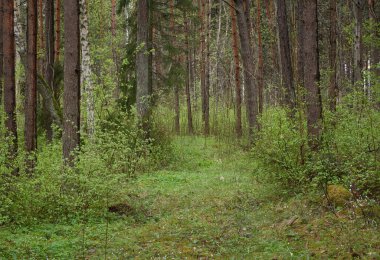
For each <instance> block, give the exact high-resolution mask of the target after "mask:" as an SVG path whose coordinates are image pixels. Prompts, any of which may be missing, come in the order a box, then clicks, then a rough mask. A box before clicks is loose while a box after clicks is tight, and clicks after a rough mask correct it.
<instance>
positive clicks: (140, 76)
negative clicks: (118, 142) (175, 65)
mask: <svg viewBox="0 0 380 260" xmlns="http://www.w3.org/2000/svg"><path fill="white" fill-rule="evenodd" d="M137 46H141V48H140V49H139V51H138V52H137V54H136V74H137V75H136V78H137V92H136V103H137V114H138V116H139V119H140V122H141V123H142V127H143V129H144V130H145V131H148V130H149V116H150V98H151V97H150V94H151V92H150V87H149V56H148V54H147V52H148V46H149V7H148V0H140V1H138V2H137Z"/></svg>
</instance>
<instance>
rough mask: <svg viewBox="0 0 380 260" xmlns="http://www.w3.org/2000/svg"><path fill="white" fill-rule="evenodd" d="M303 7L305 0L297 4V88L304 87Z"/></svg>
mask: <svg viewBox="0 0 380 260" xmlns="http://www.w3.org/2000/svg"><path fill="white" fill-rule="evenodd" d="M304 6H305V0H299V1H298V3H297V14H296V19H297V74H296V75H297V85H298V87H299V88H303V86H304V63H305V62H304V61H305V57H304V46H303V41H304V34H305V33H304V32H305V28H304V27H305V21H304V18H303V10H304V8H305V7H304Z"/></svg>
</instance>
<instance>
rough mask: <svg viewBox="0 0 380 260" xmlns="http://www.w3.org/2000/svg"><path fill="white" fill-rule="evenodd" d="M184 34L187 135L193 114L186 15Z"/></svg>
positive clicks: (185, 18)
mask: <svg viewBox="0 0 380 260" xmlns="http://www.w3.org/2000/svg"><path fill="white" fill-rule="evenodd" d="M184 23H185V34H186V90H185V91H186V104H187V132H188V134H189V135H192V134H193V132H194V131H193V115H192V112H191V94H190V82H191V79H192V75H191V73H192V69H191V50H190V46H189V26H188V21H187V17H186V15H184Z"/></svg>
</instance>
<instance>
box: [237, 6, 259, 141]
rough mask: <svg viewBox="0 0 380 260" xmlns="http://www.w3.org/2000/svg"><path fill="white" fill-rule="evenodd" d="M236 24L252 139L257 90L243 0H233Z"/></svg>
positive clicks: (255, 115)
mask: <svg viewBox="0 0 380 260" xmlns="http://www.w3.org/2000/svg"><path fill="white" fill-rule="evenodd" d="M235 9H236V17H237V24H238V27H239V36H240V46H241V57H242V61H243V69H244V83H245V89H246V104H247V112H248V113H247V114H248V125H249V135H250V139H251V141H253V137H254V135H253V134H254V130H255V129H256V128H257V115H258V103H257V96H258V95H257V90H256V86H255V80H254V66H253V51H252V47H251V45H250V37H249V34H250V31H249V26H248V24H247V18H246V16H245V12H244V6H243V0H235Z"/></svg>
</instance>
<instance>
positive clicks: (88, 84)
mask: <svg viewBox="0 0 380 260" xmlns="http://www.w3.org/2000/svg"><path fill="white" fill-rule="evenodd" d="M86 4H87V3H86V0H80V8H81V12H80V13H81V16H80V22H81V27H80V36H81V37H80V43H81V51H82V60H81V61H82V62H81V68H82V74H81V85H82V86H83V88H84V91H85V94H86V105H87V106H86V108H87V109H86V112H87V134H88V135H89V137H90V138H91V137H93V136H94V134H95V104H94V103H95V102H94V93H93V92H94V87H93V82H92V70H91V56H90V46H89V42H88V16H87V5H86Z"/></svg>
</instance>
